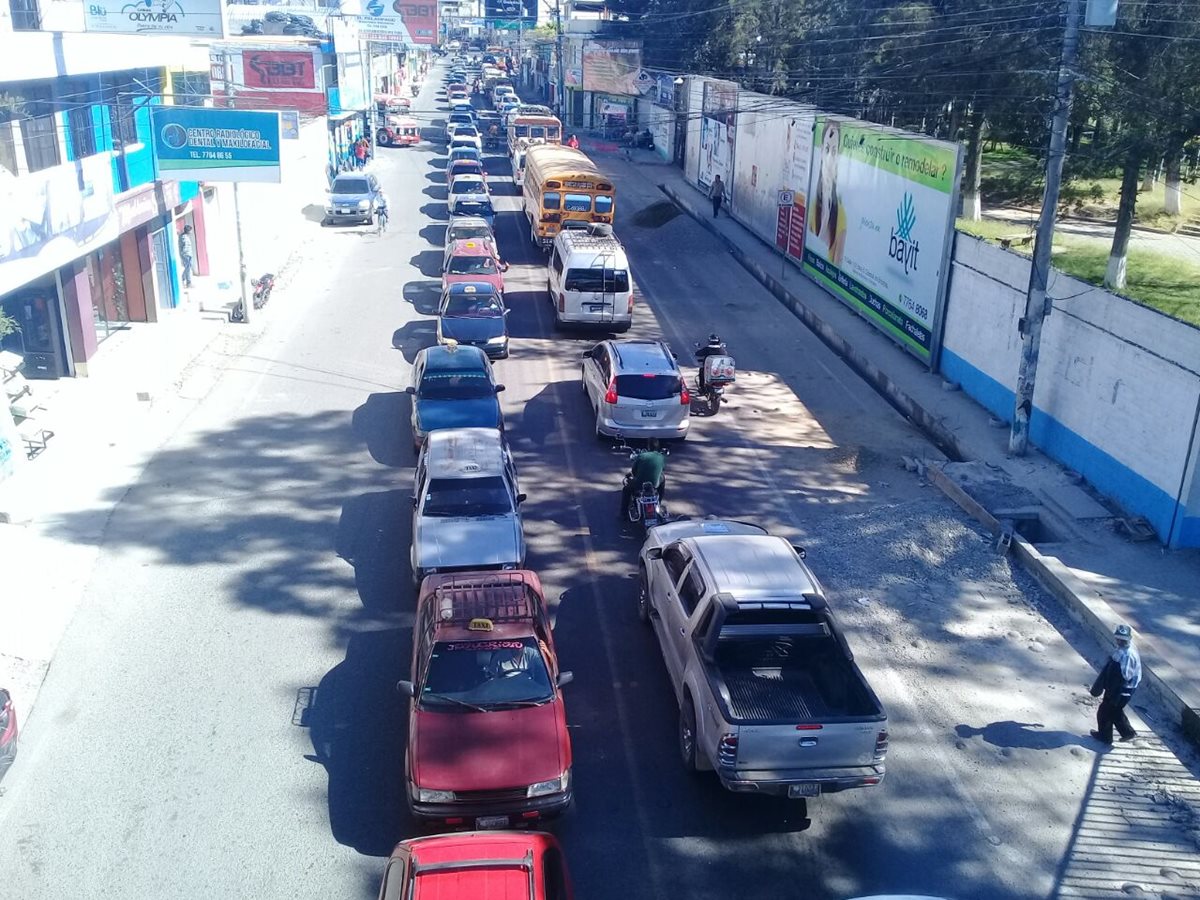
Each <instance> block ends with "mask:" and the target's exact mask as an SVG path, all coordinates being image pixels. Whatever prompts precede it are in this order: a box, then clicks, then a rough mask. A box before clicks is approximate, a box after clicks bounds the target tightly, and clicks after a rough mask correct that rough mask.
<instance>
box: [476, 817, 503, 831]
mask: <svg viewBox="0 0 1200 900" xmlns="http://www.w3.org/2000/svg"><path fill="white" fill-rule="evenodd" d="M475 827H476V828H478V829H480V830H483V829H487V828H507V827H508V816H480V817H479V818H477V819H476V820H475Z"/></svg>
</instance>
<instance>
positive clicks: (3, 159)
mask: <svg viewBox="0 0 1200 900" xmlns="http://www.w3.org/2000/svg"><path fill="white" fill-rule="evenodd" d="M0 168H2V169H7V170H8V171H9V172H11V173H12V174H13V175H16V174H17V142H16V140H15V139H14V138H13V125H12V122H10V121H9V120H8V118H7V116H6V115H5V114H4V113H3V112H2V111H0Z"/></svg>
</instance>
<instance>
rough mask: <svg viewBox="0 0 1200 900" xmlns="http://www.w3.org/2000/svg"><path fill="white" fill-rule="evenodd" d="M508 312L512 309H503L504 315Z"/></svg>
mask: <svg viewBox="0 0 1200 900" xmlns="http://www.w3.org/2000/svg"><path fill="white" fill-rule="evenodd" d="M510 312H512V310H511V309H506V310H505V311H504V315H506V316H507V315H508V314H509V313H510Z"/></svg>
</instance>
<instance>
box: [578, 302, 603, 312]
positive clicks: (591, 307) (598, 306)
mask: <svg viewBox="0 0 1200 900" xmlns="http://www.w3.org/2000/svg"><path fill="white" fill-rule="evenodd" d="M583 305H584V306H586V307H587V309H588V312H604V310H606V309H608V307H609V304H608V303H585V304H583Z"/></svg>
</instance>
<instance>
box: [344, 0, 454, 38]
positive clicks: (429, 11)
mask: <svg viewBox="0 0 1200 900" xmlns="http://www.w3.org/2000/svg"><path fill="white" fill-rule="evenodd" d="M358 29H359V36H360V37H361V38H362V39H363V40H364V41H377V42H381V43H389V44H403V45H404V46H405V47H413V46H415V45H418V44H420V45H425V46H428V45H431V44H435V43H437V34H438V8H437V0H429V2H427V3H410V2H406V0H366V2H365V3H364V4H363V11H362V14H361V15H360V16H359V17H358Z"/></svg>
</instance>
